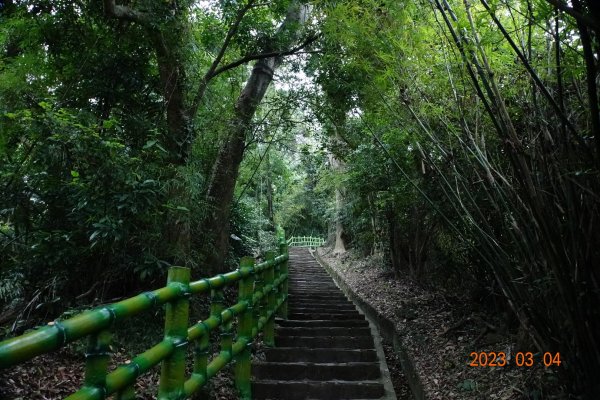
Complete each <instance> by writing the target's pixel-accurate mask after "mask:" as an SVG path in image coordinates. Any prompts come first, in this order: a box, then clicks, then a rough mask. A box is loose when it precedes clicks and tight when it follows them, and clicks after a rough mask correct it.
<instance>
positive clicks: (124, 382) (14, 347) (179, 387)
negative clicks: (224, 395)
mask: <svg viewBox="0 0 600 400" xmlns="http://www.w3.org/2000/svg"><path fill="white" fill-rule="evenodd" d="M278 241H279V254H276V252H273V251H272V252H267V253H266V261H264V262H262V263H260V264H256V265H255V261H254V259H253V258H251V257H244V258H242V259H241V262H240V267H239V268H238V269H237V270H235V271H232V272H229V273H226V274H222V275H217V276H214V277H212V278H207V279H201V280H198V281H195V282H190V270H189V268H183V267H172V268H171V269H170V270H169V275H168V280H167V286H166V287H163V288H161V289H157V290H154V291H151V292H146V293H142V294H139V295H137V296H135V297H132V298H129V299H126V300H123V301H120V302H118V303H114V304H111V305H107V306H103V307H101V308H98V309H95V310H90V311H86V312H83V313H81V314H79V315H77V316H75V317H73V318H70V319H67V320H64V321H58V320H57V321H54V322H51V323H49V324H48V326H45V327H43V328H40V329H37V330H35V331H33V332H30V333H27V334H25V335H22V336H19V337H15V338H12V339H8V340H5V341H3V342H0V368H7V367H11V366H14V365H16V364H19V363H22V362H24V361H27V360H29V359H31V358H33V357H35V356H37V355H40V354H43V353H48V352H50V351H52V350H56V349H58V348H60V347H62V346H64V345H66V344H68V343H71V342H74V341H76V340H79V339H82V338H84V337H88V338H89V344H88V348H87V352H86V358H85V378H84V385H83V387H82V388H81V389H80V390H79V391H77V392H76V393H74V394H72V395H70V396H69V397H67V398H66V400H104V399H106V398H108V397H109V396H111V395H113V394H114V395H115V397H114V398H115V399H117V400H133V399H135V398H136V395H135V389H134V383H135V381H136V379H137V378H138V377H139V376H140V375H142V374H143V373H145V372H147V371H148V370H149V369H150V368H152V367H154V366H155V365H158V364H159V363H161V362H162V367H161V374H160V380H159V388H158V399H160V400H176V399H177V400H179V399H185V398H188V397H190V396H191V395H192V394H193V393H195V392H197V391H198V390H199V389H200V388H202V387H203V386H204V385H205V384H206V383H207V382H208V380H209V379H210V378H212V377H213V376H215V375H216V374H217V373H218V372H219V371H220V370H221V369H222V368H223V367H225V366H226V365H227V364H228V363H230V362H231V361H235V370H234V373H235V385H236V387H237V389H238V391H239V394H240V398H242V399H251V398H252V395H251V383H250V379H251V370H250V367H251V360H250V345H251V344H252V341H253V340H254V338H255V337H256V336H257V335H258V333H259V332H261V331H262V332H263V340H264V343H265V345H267V346H274V345H275V342H274V328H275V327H274V319H275V315H278V316H281V317H282V318H287V292H288V279H287V278H288V263H287V260H288V251H287V248H288V245H287V242H286V241H285V238H284V236H283V231H281V230H280V231H279V232H278ZM235 282H239V289H238V290H239V292H238V302H237V303H236V304H234V305H232V306H231V307H228V308H225V306H224V305H223V289H224V288H225V287H226V286H229V285H231V284H233V283H235ZM209 290H210V293H211V309H210V317H209V318H207V319H205V320H203V321H200V322H198V323H197V324H195V325H192V326H191V327H188V323H189V321H188V319H189V303H190V300H189V299H190V296H192V295H197V294H201V293H206V292H208V291H209ZM163 304H166V317H165V330H164V339H163V340H162V341H161V342H160V343H158V344H156V345H155V346H153V347H152V348H150V349H149V350H146V351H145V352H143V353H142V354H139V355H138V356H136V357H135V358H133V359H132V360H131V361H130V362H128V363H127V364H124V365H121V366H119V367H117V368H116V369H115V370H114V371H112V372H111V373H108V365H109V361H110V348H109V346H110V342H111V336H112V334H111V327H112V326H114V325H115V324H117V323H118V322H120V321H123V320H124V319H126V318H129V317H132V316H134V315H137V314H139V313H141V312H143V311H146V310H149V309H151V308H155V307H158V306H160V305H163ZM235 317H237V318H238V324H237V334H236V336H235V338H234V334H233V328H232V322H233V319H234V318H235ZM217 328H220V333H221V335H220V338H221V339H220V352H219V354H218V355H215V356H214V357H213V358H212V359H211V360H210V361H209V336H210V332H211V331H214V330H215V329H217ZM234 339H235V341H234ZM190 343H194V345H195V351H194V366H193V370H192V374H191V376H190V377H189V378H188V379H187V380H186V376H185V359H186V347H187V345H189V344H190Z"/></svg>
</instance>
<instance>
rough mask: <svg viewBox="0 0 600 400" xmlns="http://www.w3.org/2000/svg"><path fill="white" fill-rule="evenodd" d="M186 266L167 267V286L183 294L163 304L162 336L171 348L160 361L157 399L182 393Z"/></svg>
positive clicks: (175, 397)
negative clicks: (172, 346)
mask: <svg viewBox="0 0 600 400" xmlns="http://www.w3.org/2000/svg"><path fill="white" fill-rule="evenodd" d="M189 283H190V269H189V268H184V267H171V268H170V269H169V276H168V280H167V286H174V287H179V288H180V290H183V292H184V295H183V296H181V297H179V298H178V299H177V300H175V301H172V302H171V303H168V304H167V312H166V317H165V339H169V340H171V341H173V342H174V344H175V350H174V351H173V353H172V354H171V355H170V356H169V358H167V359H166V360H164V361H163V363H162V367H161V372H160V381H159V384H158V398H159V400H178V399H180V398H181V397H182V396H183V384H184V382H185V353H186V351H185V350H186V344H187V329H188V322H189V320H188V319H189V311H190V301H189V296H188V294H189Z"/></svg>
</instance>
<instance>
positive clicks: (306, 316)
mask: <svg viewBox="0 0 600 400" xmlns="http://www.w3.org/2000/svg"><path fill="white" fill-rule="evenodd" d="M288 316H289V318H290V319H301V320H322V319H360V318H362V315H360V314H359V313H358V311H357V312H354V313H347V314H343V313H314V312H311V313H300V312H294V311H291V310H290V312H289V314H288Z"/></svg>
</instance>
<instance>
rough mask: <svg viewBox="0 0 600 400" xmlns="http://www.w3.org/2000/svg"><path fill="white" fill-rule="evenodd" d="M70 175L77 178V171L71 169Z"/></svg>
mask: <svg viewBox="0 0 600 400" xmlns="http://www.w3.org/2000/svg"><path fill="white" fill-rule="evenodd" d="M71 176H72V177H73V178H79V172H77V171H74V170H71Z"/></svg>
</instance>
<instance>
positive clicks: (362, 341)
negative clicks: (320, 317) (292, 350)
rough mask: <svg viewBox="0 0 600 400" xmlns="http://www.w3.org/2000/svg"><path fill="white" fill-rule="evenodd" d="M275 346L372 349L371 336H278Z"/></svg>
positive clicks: (373, 344)
mask: <svg viewBox="0 0 600 400" xmlns="http://www.w3.org/2000/svg"><path fill="white" fill-rule="evenodd" d="M275 346H281V347H307V348H309V349H318V348H327V349H372V348H373V347H374V346H375V343H374V342H373V338H372V337H371V336H276V337H275Z"/></svg>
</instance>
